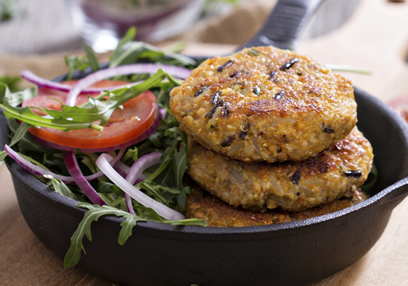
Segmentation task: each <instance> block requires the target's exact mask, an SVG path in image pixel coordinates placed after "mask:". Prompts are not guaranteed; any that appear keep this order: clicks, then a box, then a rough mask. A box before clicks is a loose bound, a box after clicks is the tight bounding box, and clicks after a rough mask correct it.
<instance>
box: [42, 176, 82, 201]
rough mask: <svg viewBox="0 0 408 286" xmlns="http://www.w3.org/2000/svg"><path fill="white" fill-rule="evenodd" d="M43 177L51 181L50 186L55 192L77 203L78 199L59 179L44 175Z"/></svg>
mask: <svg viewBox="0 0 408 286" xmlns="http://www.w3.org/2000/svg"><path fill="white" fill-rule="evenodd" d="M44 177H45V178H47V179H49V180H51V183H52V186H53V187H54V190H55V191H57V192H58V193H60V194H61V195H63V196H66V197H68V198H71V199H73V200H76V201H78V197H77V196H76V195H75V194H74V193H73V192H72V191H71V190H70V189H69V188H68V186H67V185H66V184H65V183H64V182H62V181H61V180H60V179H56V178H54V177H53V176H51V175H44Z"/></svg>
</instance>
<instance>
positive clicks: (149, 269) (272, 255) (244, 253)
mask: <svg viewBox="0 0 408 286" xmlns="http://www.w3.org/2000/svg"><path fill="white" fill-rule="evenodd" d="M320 2H321V1H308V0H305V1H286V0H285V1H279V3H278V6H277V8H276V9H275V11H274V12H273V13H272V15H271V17H272V18H273V17H274V16H276V15H277V14H278V16H281V15H284V16H282V17H283V18H282V19H281V20H279V21H278V22H279V23H281V22H283V21H284V20H285V21H286V20H287V19H286V17H288V15H289V18H290V19H291V20H293V19H294V22H293V23H294V24H293V25H292V24H290V20H287V23H289V26H287V25H283V26H281V28H280V29H281V31H282V33H280V32H279V29H278V32H273V31H275V30H272V32H271V30H268V28H264V29H263V30H262V31H261V33H264V32H265V31H266V32H267V34H266V35H268V38H266V37H261V36H259V35H258V36H256V37H255V38H254V39H253V42H250V44H249V45H252V44H254V45H259V44H268V43H266V42H265V41H268V40H269V41H271V42H272V41H273V42H274V43H275V44H276V45H277V46H280V47H283V46H281V45H285V44H286V43H288V42H292V41H293V40H294V39H295V38H296V36H297V33H298V31H299V29H300V28H299V27H301V25H302V24H303V23H304V20H305V19H306V18H307V16H309V15H310V14H311V13H312V12H313V11H314V9H315V8H316V7H317V6H318V4H319V3H320ZM286 5H289V8H287V7H286ZM279 9H281V10H279ZM282 9H283V10H282ZM276 11H279V13H277V12H276ZM292 13H293V14H294V16H295V17H292V16H293V15H291V14H292ZM270 20H272V22H273V21H274V20H273V19H271V18H270ZM286 29H288V31H289V32H288V33H284V32H285V31H287V30H286ZM261 35H262V34H261ZM264 35H265V34H264ZM285 35H287V36H288V37H287V38H285ZM275 36H276V37H275ZM355 96H356V100H357V103H358V118H359V122H358V127H359V128H360V130H362V131H363V132H364V134H365V135H366V137H367V138H368V139H369V140H370V141H371V143H372V145H373V148H374V153H375V164H376V166H377V168H378V171H379V174H380V177H379V180H378V183H377V184H376V186H375V188H374V189H373V190H372V193H371V195H373V196H372V197H371V198H369V199H368V200H366V201H364V202H362V203H360V204H357V205H355V206H352V207H349V208H347V209H344V210H342V211H338V212H335V213H331V214H328V215H324V216H320V217H316V218H311V219H307V220H303V221H298V222H291V223H284V224H277V225H269V226H257V227H244V228H213V227H207V228H204V227H194V226H186V227H174V226H170V225H167V224H160V223H154V222H146V223H138V224H137V226H136V227H135V228H134V230H133V234H132V236H131V237H130V238H129V240H128V241H127V242H126V244H125V245H124V246H120V245H119V244H118V242H117V239H118V234H119V231H120V226H119V224H120V222H121V221H122V220H121V219H118V218H116V217H108V218H102V219H100V220H99V221H98V222H96V223H94V224H93V226H92V237H93V241H92V242H89V241H88V240H87V239H84V246H85V249H86V252H87V254H86V255H82V258H81V260H80V262H79V265H78V267H80V268H82V269H84V270H86V271H89V272H91V273H93V274H96V275H98V276H101V277H104V278H106V279H109V280H111V281H114V282H117V283H121V284H126V285H190V284H192V283H195V284H198V285H200V286H204V285H271V284H273V285H304V284H308V283H312V282H315V281H318V280H320V279H322V278H324V277H327V276H329V275H332V274H334V273H336V272H338V271H340V270H342V269H344V268H346V267H347V266H349V265H351V264H352V263H354V262H355V261H357V260H358V259H360V258H361V257H362V256H363V255H364V254H365V253H366V252H367V251H368V250H369V249H370V248H371V247H372V246H373V245H374V243H375V242H376V241H377V240H378V238H379V237H380V236H381V234H382V232H383V230H384V228H385V226H386V224H387V222H388V220H389V217H390V214H391V212H392V210H393V208H394V207H395V206H397V205H398V204H399V203H400V202H401V201H402V200H403V199H404V197H405V196H406V195H407V194H408V187H407V185H408V178H407V175H408V166H407V165H408V129H407V127H406V125H405V122H404V121H403V120H402V119H400V117H399V116H398V115H397V114H395V113H394V112H393V111H392V110H391V109H390V108H388V107H387V106H385V105H384V104H383V103H382V102H380V101H379V100H377V99H376V98H373V97H371V96H370V95H368V94H366V93H365V92H363V91H361V90H359V89H357V88H356V89H355ZM0 128H1V129H0V146H3V145H4V144H5V143H7V142H8V139H7V134H8V132H9V131H8V128H7V124H6V120H5V118H4V116H3V114H2V113H0ZM6 164H7V167H8V168H9V170H10V172H11V174H12V178H13V182H14V186H15V191H16V194H17V198H18V202H19V205H20V208H21V212H22V213H23V216H24V218H25V220H26V221H27V224H28V225H29V226H30V228H31V229H32V231H33V232H34V234H35V235H36V236H37V237H38V239H39V240H40V241H41V242H42V243H44V245H46V246H47V247H48V248H49V249H50V250H51V251H53V252H54V253H55V254H57V255H58V256H60V257H64V255H65V253H66V252H67V250H68V248H69V244H70V237H71V236H72V234H73V233H74V231H75V230H76V228H77V226H78V224H79V222H80V221H81V219H82V217H83V215H84V212H85V210H83V209H79V208H77V207H76V206H75V205H76V203H77V202H75V201H74V200H71V199H69V198H67V197H64V196H61V195H60V194H58V193H57V192H53V191H51V190H50V189H49V188H48V187H47V186H46V185H44V184H43V183H41V182H40V181H39V180H37V179H36V178H35V177H34V176H32V175H31V174H29V173H28V172H27V171H25V170H24V169H22V168H21V167H20V166H19V165H17V164H16V163H15V162H14V161H12V160H10V159H9V158H8V159H7V160H6ZM61 263H62V262H61Z"/></svg>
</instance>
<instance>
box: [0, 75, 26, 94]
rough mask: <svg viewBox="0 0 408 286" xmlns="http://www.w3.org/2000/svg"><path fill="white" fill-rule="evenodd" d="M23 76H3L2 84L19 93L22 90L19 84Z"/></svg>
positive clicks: (0, 81) (0, 79)
mask: <svg viewBox="0 0 408 286" xmlns="http://www.w3.org/2000/svg"><path fill="white" fill-rule="evenodd" d="M21 79H22V78H21V76H8V75H5V76H1V77H0V83H4V84H6V85H7V86H8V88H9V89H10V90H11V91H12V92H14V91H18V90H20V88H19V87H18V84H19V83H20V81H21Z"/></svg>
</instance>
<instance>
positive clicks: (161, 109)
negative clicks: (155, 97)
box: [160, 108, 167, 119]
mask: <svg viewBox="0 0 408 286" xmlns="http://www.w3.org/2000/svg"><path fill="white" fill-rule="evenodd" d="M160 114H161V117H162V119H164V118H166V115H167V110H166V108H160Z"/></svg>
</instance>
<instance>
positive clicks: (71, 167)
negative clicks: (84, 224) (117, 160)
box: [64, 151, 113, 206]
mask: <svg viewBox="0 0 408 286" xmlns="http://www.w3.org/2000/svg"><path fill="white" fill-rule="evenodd" d="M111 158H112V157H111ZM112 160H113V158H112ZM64 161H65V164H66V166H67V169H68V172H69V173H70V174H71V176H72V178H73V179H74V181H75V183H76V184H77V185H78V187H79V188H80V189H81V190H82V191H83V192H84V194H85V195H86V196H87V197H88V199H90V200H91V202H92V203H94V204H95V205H100V206H103V205H106V203H105V202H104V201H103V200H102V198H101V197H100V196H99V195H98V193H97V192H96V191H95V189H94V188H93V187H92V186H91V184H90V183H89V182H88V181H87V180H86V179H85V177H84V175H83V174H82V172H81V169H80V168H79V165H78V161H77V159H76V156H75V154H74V153H73V152H68V151H64Z"/></svg>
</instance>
